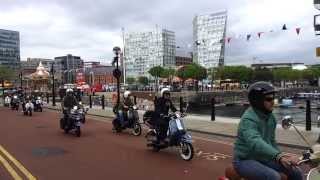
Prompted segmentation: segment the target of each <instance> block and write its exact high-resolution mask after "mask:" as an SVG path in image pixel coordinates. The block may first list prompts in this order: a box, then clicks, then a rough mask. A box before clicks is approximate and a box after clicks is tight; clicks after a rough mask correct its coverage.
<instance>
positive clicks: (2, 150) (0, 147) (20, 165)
mask: <svg viewBox="0 0 320 180" xmlns="http://www.w3.org/2000/svg"><path fill="white" fill-rule="evenodd" d="M0 152H1V153H3V154H4V156H6V158H7V159H8V160H10V161H11V162H12V163H13V164H14V165H15V166H16V167H17V168H18V169H19V170H20V171H21V172H22V173H23V174H24V175H25V176H26V177H27V178H28V179H29V180H36V179H37V178H35V177H34V176H33V175H32V174H31V173H30V172H29V171H28V170H27V169H26V168H25V167H24V166H23V165H22V164H21V163H20V162H19V161H18V160H17V159H15V158H14V157H13V156H12V155H11V154H10V153H9V152H8V151H6V150H5V149H4V148H3V147H2V146H1V145H0Z"/></svg>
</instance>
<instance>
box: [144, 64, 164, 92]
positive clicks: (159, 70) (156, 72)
mask: <svg viewBox="0 0 320 180" xmlns="http://www.w3.org/2000/svg"><path fill="white" fill-rule="evenodd" d="M163 71H164V69H163V67H161V66H154V67H153V68H151V69H149V71H148V73H149V74H150V75H151V76H153V77H155V79H156V86H157V87H156V91H158V80H159V77H161V75H162V74H163Z"/></svg>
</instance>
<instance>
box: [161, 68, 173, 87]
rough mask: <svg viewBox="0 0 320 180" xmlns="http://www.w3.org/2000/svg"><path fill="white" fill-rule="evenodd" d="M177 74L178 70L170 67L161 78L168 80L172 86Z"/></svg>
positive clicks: (165, 69)
mask: <svg viewBox="0 0 320 180" xmlns="http://www.w3.org/2000/svg"><path fill="white" fill-rule="evenodd" d="M175 74H176V70H175V69H173V68H171V67H169V68H164V69H163V71H162V73H161V75H160V77H162V78H167V79H168V82H169V84H171V81H172V78H173V76H174V75H175Z"/></svg>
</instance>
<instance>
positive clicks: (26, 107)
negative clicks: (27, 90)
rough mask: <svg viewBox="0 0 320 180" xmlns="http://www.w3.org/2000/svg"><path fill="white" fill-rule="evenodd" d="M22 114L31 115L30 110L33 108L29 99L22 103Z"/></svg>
mask: <svg viewBox="0 0 320 180" xmlns="http://www.w3.org/2000/svg"><path fill="white" fill-rule="evenodd" d="M22 106H24V108H23V114H24V115H26V116H32V111H33V109H34V106H33V103H32V102H31V101H27V103H23V104H22Z"/></svg>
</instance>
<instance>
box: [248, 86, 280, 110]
mask: <svg viewBox="0 0 320 180" xmlns="http://www.w3.org/2000/svg"><path fill="white" fill-rule="evenodd" d="M248 91H249V92H248V100H249V102H250V104H251V106H252V107H254V108H257V109H260V110H262V111H266V109H265V108H264V104H263V101H264V98H265V96H266V95H268V94H275V93H276V92H277V91H276V90H275V89H274V87H273V86H272V84H271V83H268V82H264V81H259V82H256V83H254V84H252V85H251V86H250V87H249V89H248Z"/></svg>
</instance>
